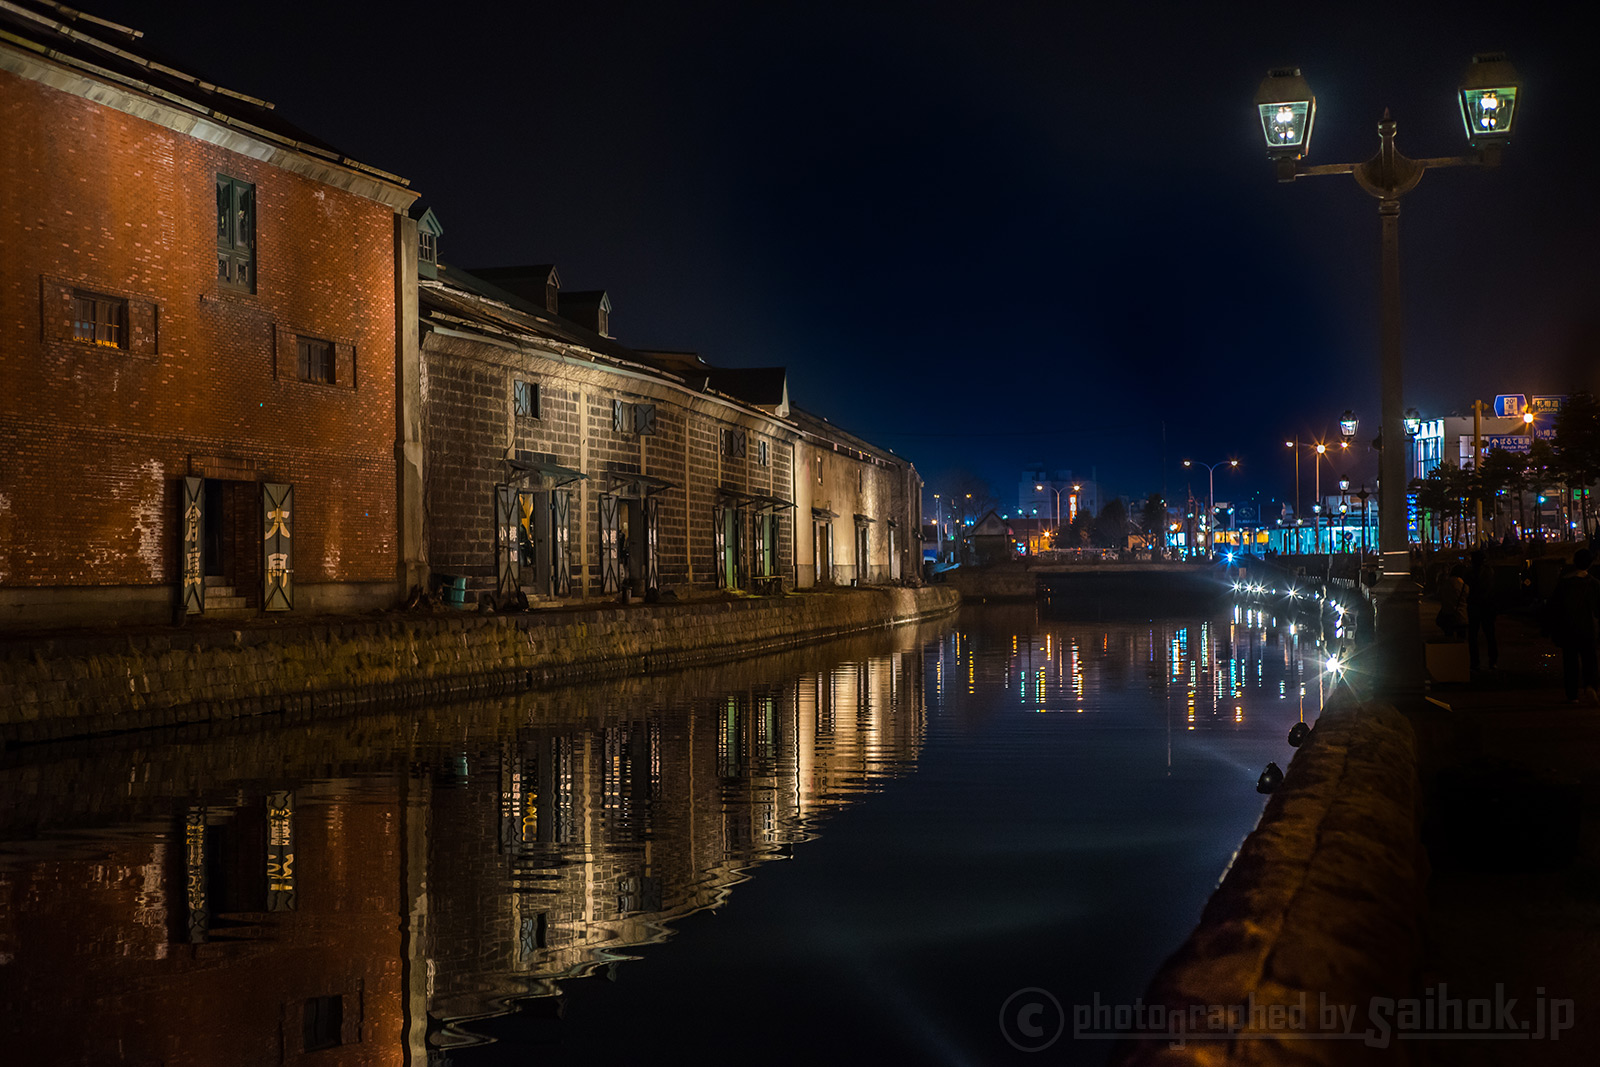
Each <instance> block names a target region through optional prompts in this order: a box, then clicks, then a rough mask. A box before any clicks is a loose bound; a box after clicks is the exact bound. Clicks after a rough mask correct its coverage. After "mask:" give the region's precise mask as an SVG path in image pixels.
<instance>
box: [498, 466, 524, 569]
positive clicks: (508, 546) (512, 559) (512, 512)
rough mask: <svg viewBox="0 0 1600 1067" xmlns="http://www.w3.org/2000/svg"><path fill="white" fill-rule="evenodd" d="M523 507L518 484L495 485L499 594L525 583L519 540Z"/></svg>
mask: <svg viewBox="0 0 1600 1067" xmlns="http://www.w3.org/2000/svg"><path fill="white" fill-rule="evenodd" d="M520 518H521V509H520V508H519V507H518V506H517V490H516V487H515V486H510V485H496V486H495V487H494V573H495V587H494V591H495V594H496V595H497V596H502V597H507V596H511V595H512V594H513V593H515V592H517V590H519V589H520V588H521V587H522V553H521V551H520V546H519V545H518V543H517V526H518V520H519V519H520Z"/></svg>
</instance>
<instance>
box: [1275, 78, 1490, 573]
mask: <svg viewBox="0 0 1600 1067" xmlns="http://www.w3.org/2000/svg"><path fill="white" fill-rule="evenodd" d="M1520 90H1521V85H1520V83H1519V82H1518V80H1517V75H1516V71H1514V70H1513V69H1512V67H1511V64H1510V63H1507V62H1506V58H1505V56H1504V55H1503V54H1501V53H1484V54H1481V55H1476V56H1473V57H1472V65H1471V67H1469V68H1468V70H1467V73H1466V75H1465V77H1464V78H1463V79H1462V82H1461V85H1460V87H1459V95H1458V102H1459V104H1460V107H1461V121H1462V124H1463V126H1465V128H1466V134H1467V142H1468V144H1469V145H1471V147H1472V148H1473V149H1474V151H1473V153H1472V154H1471V155H1468V156H1449V157H1441V158H1434V159H1408V158H1406V157H1405V156H1403V155H1401V154H1400V151H1399V150H1398V149H1397V148H1396V147H1395V143H1394V138H1395V129H1396V124H1395V121H1394V119H1393V118H1391V117H1390V115H1389V112H1388V111H1387V110H1385V111H1384V113H1383V119H1382V120H1381V121H1380V122H1379V123H1378V138H1379V147H1378V154H1377V155H1375V156H1373V157H1372V158H1371V159H1369V160H1367V161H1366V162H1365V163H1330V164H1322V165H1319V166H1307V165H1304V164H1302V163H1301V162H1300V161H1301V160H1302V159H1304V158H1305V156H1306V153H1307V151H1308V150H1309V149H1310V147H1311V132H1312V126H1313V123H1314V122H1315V119H1316V112H1317V101H1316V97H1315V96H1313V95H1312V93H1311V87H1310V86H1309V85H1308V84H1307V83H1306V80H1305V79H1304V78H1303V77H1301V75H1300V70H1299V68H1297V67H1283V68H1278V69H1275V70H1272V71H1269V72H1268V74H1267V77H1266V80H1264V81H1263V82H1262V83H1261V88H1260V89H1259V90H1258V91H1257V93H1256V98H1255V104H1256V109H1257V111H1258V113H1259V115H1260V119H1261V132H1262V136H1263V137H1264V138H1265V139H1266V148H1267V156H1268V158H1269V159H1271V160H1273V161H1274V164H1275V167H1276V170H1277V176H1278V180H1279V181H1280V182H1292V181H1294V180H1295V179H1296V178H1300V177H1305V176H1309V175H1322V174H1350V175H1353V176H1354V177H1355V180H1356V184H1357V185H1359V186H1361V188H1362V189H1364V190H1365V191H1366V192H1368V193H1370V194H1371V195H1372V196H1374V197H1376V198H1377V200H1378V217H1379V220H1380V221H1381V224H1382V235H1383V259H1382V263H1383V269H1382V301H1381V303H1382V311H1381V314H1380V322H1381V331H1382V344H1381V357H1382V358H1381V363H1382V368H1383V369H1382V384H1383V410H1382V418H1381V420H1380V422H1381V424H1382V433H1381V437H1382V438H1383V439H1384V440H1387V441H1398V440H1400V437H1401V434H1402V433H1403V432H1404V429H1403V425H1402V424H1403V415H1402V409H1403V405H1404V394H1405V389H1404V384H1405V376H1404V365H1405V359H1404V353H1405V347H1404V335H1403V332H1402V329H1401V319H1400V230H1399V225H1400V197H1401V196H1403V195H1405V194H1406V193H1408V192H1410V191H1411V190H1412V189H1413V188H1415V187H1416V185H1417V183H1418V182H1419V181H1421V180H1422V175H1423V172H1424V171H1426V170H1429V169H1430V168H1436V167H1459V166H1490V167H1492V166H1495V165H1497V164H1498V163H1499V162H1500V154H1501V152H1502V150H1503V149H1504V147H1505V145H1506V144H1507V143H1509V141H1510V137H1511V127H1512V120H1513V119H1514V118H1515V116H1516V114H1517V112H1518V111H1519V110H1520V109H1519V108H1518V107H1517V104H1518V103H1519V99H1518V98H1519V96H1520ZM1379 462H1380V471H1381V477H1380V478H1379V483H1378V489H1379V496H1378V513H1379V514H1378V545H1379V551H1380V553H1381V555H1382V558H1383V574H1384V576H1385V577H1387V578H1392V579H1408V578H1409V577H1410V574H1411V559H1410V552H1409V549H1408V547H1407V536H1406V507H1405V484H1406V479H1405V457H1404V455H1402V453H1401V450H1400V449H1398V448H1387V449H1384V451H1383V454H1382V457H1381V459H1380V461H1379Z"/></svg>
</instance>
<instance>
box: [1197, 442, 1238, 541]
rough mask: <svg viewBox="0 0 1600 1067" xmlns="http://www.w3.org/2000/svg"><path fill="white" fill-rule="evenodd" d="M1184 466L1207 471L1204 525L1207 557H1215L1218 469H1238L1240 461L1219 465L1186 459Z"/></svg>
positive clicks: (1225, 462)
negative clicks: (1201, 468) (1202, 468)
mask: <svg viewBox="0 0 1600 1067" xmlns="http://www.w3.org/2000/svg"><path fill="white" fill-rule="evenodd" d="M1183 465H1184V466H1185V467H1204V468H1205V469H1206V483H1207V489H1208V493H1207V498H1208V503H1207V505H1206V521H1205V522H1204V523H1203V524H1202V525H1203V526H1204V527H1205V530H1206V555H1207V556H1214V555H1216V552H1217V534H1216V530H1215V526H1216V524H1217V468H1218V467H1223V466H1227V467H1237V466H1238V465H1239V461H1238V460H1236V459H1230V460H1226V461H1223V462H1218V463H1196V462H1195V461H1194V460H1191V459H1186V460H1184V461H1183Z"/></svg>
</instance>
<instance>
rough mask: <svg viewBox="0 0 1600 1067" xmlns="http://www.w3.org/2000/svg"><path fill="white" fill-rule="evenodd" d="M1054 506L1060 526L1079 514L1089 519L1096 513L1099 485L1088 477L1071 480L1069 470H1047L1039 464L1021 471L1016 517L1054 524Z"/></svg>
mask: <svg viewBox="0 0 1600 1067" xmlns="http://www.w3.org/2000/svg"><path fill="white" fill-rule="evenodd" d="M1041 486H1042V488H1039V487H1041ZM1058 503H1059V508H1060V519H1061V523H1062V525H1066V524H1067V523H1070V522H1071V521H1072V520H1073V519H1075V518H1077V516H1078V513H1079V512H1083V513H1085V514H1087V515H1088V516H1089V517H1090V518H1093V517H1094V516H1096V515H1098V514H1100V486H1099V484H1098V483H1096V482H1095V480H1094V479H1093V478H1092V477H1090V478H1079V477H1075V476H1074V475H1073V473H1072V471H1070V470H1056V471H1052V470H1047V469H1046V468H1045V467H1044V465H1043V464H1039V465H1036V466H1032V467H1029V468H1027V469H1025V470H1024V471H1023V472H1022V478H1021V480H1020V481H1018V482H1017V514H1018V515H1021V516H1023V517H1024V518H1033V517H1035V516H1037V517H1038V518H1041V519H1048V520H1051V521H1052V522H1054V520H1055V519H1056V517H1057V514H1056V511H1057V507H1058Z"/></svg>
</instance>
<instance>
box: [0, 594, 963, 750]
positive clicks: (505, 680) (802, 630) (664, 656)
mask: <svg viewBox="0 0 1600 1067" xmlns="http://www.w3.org/2000/svg"><path fill="white" fill-rule="evenodd" d="M958 603H959V598H958V597H957V596H956V595H955V594H954V593H952V592H950V591H949V590H943V589H907V588H899V587H890V588H883V589H872V590H858V591H840V592H836V593H830V594H820V593H816V594H807V595H803V596H787V597H774V598H751V599H731V600H709V601H697V602H688V603H680V604H654V605H647V604H634V605H629V606H626V607H621V606H618V607H605V608H590V609H582V610H575V611H563V612H537V613H532V614H522V615H488V616H482V615H475V614H466V613H461V612H458V613H450V614H446V615H442V616H433V615H398V614H396V615H387V616H382V617H372V618H363V619H345V620H321V621H316V622H306V623H284V624H281V625H276V626H274V625H257V626H253V627H246V628H240V629H206V630H199V631H194V632H185V631H181V630H180V631H164V632H160V633H143V634H129V635H123V636H74V637H62V638H55V639H40V640H16V641H13V642H11V643H10V644H9V645H8V646H7V647H5V648H4V652H3V657H0V741H3V742H6V743H17V742H30V741H40V740H47V739H51V738H60V737H73V736H81V735H87V734H94V733H106V732H114V731H118V730H133V729H144V728H150V727H157V726H171V725H178V724H182V723H190V722H208V721H213V720H217V719H230V718H237V717H240V716H249V715H271V714H278V713H285V714H296V715H298V714H305V713H306V712H308V711H313V710H315V709H317V708H328V709H351V708H357V707H363V706H381V705H385V704H391V703H409V702H419V701H436V700H439V699H446V698H451V697H455V696H481V695H490V694H495V693H505V692H512V691H515V690H518V689H523V688H527V687H531V686H534V685H540V684H553V683H559V682H567V681H575V680H579V679H587V678H599V677H618V676H626V675H630V674H638V673H641V672H645V671H654V670H662V669H666V668H670V667H677V666H687V665H691V664H696V663H706V662H714V661H716V660H719V659H731V658H735V657H738V656H745V655H751V654H754V653H759V652H765V651H769V650H776V649H784V648H792V647H795V646H798V645H801V644H805V643H807V642H810V641H815V640H819V639H822V638H825V637H830V636H834V635H839V634H847V633H853V632H858V631H863V630H871V629H876V628H881V627H884V626H890V625H894V624H897V623H901V622H909V621H911V620H914V619H918V618H924V617H928V616H933V615H938V614H943V613H946V612H949V611H953V610H954V609H955V607H956V606H957V604H958Z"/></svg>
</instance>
